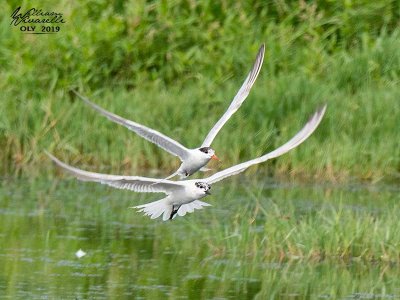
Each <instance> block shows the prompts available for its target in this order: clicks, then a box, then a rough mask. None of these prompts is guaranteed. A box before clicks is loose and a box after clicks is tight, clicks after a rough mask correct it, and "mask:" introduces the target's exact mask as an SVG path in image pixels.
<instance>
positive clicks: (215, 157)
mask: <svg viewBox="0 0 400 300" xmlns="http://www.w3.org/2000/svg"><path fill="white" fill-rule="evenodd" d="M211 159H214V160H220V159H219V158H218V156H216V155H215V154H213V156H211Z"/></svg>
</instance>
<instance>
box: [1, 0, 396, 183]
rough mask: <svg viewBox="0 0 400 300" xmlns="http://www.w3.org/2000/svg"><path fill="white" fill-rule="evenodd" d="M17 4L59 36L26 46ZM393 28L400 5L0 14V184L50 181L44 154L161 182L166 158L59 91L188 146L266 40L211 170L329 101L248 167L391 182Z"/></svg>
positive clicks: (28, 40)
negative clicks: (320, 116)
mask: <svg viewBox="0 0 400 300" xmlns="http://www.w3.org/2000/svg"><path fill="white" fill-rule="evenodd" d="M18 6H21V7H22V8H21V10H22V11H25V10H27V9H28V8H31V7H36V8H41V9H42V10H44V11H56V12H61V13H63V15H64V19H65V20H66V24H63V25H62V26H61V31H60V32H59V33H57V34H51V35H29V34H24V33H22V32H20V31H19V30H18V28H17V27H14V26H11V25H10V23H11V18H10V15H11V13H12V12H13V11H14V10H15V8H16V7H18ZM399 17H400V2H399V1H395V0H382V1H367V0H358V1H352V0H343V1H328V0H327V1H281V0H276V1H257V0H254V1H242V2H240V1H211V0H210V1H208V0H206V1H190V0H174V1H162V0H160V1H139V0H131V1H120V0H118V1H117V0H115V1H106V0H104V1H103V0H93V1H66V0H64V1H58V2H57V3H56V2H54V1H22V3H21V2H17V1H6V2H5V3H4V4H3V6H2V10H1V11H0V22H1V27H0V64H1V68H0V89H1V93H0V110H1V112H2V117H1V118H0V149H1V151H0V161H1V162H2V163H1V166H0V174H1V176H3V177H8V176H10V177H13V176H22V177H24V176H41V175H43V174H45V173H46V174H50V176H51V175H53V174H55V173H56V172H57V169H56V168H55V167H54V166H52V164H51V163H50V161H49V160H48V159H47V158H46V156H45V155H44V153H43V150H45V149H47V150H49V151H50V152H52V153H54V154H55V155H57V156H58V157H60V158H61V159H63V160H65V161H67V162H69V163H71V164H74V165H77V166H79V167H81V168H86V169H90V170H96V171H103V172H114V173H125V174H135V175H143V176H150V175H154V172H155V170H158V169H161V171H160V174H161V175H168V174H169V173H170V172H171V171H172V170H173V169H174V168H176V167H177V166H178V165H179V162H178V161H177V160H176V159H175V158H174V157H172V156H171V155H169V154H168V153H165V152H164V151H163V150H161V149H159V148H157V147H156V146H154V145H152V144H150V143H148V142H146V141H144V140H142V139H141V138H139V137H137V136H135V134H133V133H131V132H129V131H128V130H127V129H125V128H121V127H120V126H118V125H116V124H113V123H111V122H109V121H107V120H106V119H104V118H103V117H101V116H99V115H97V114H96V113H95V112H93V111H92V110H90V109H89V108H88V107H86V106H85V105H84V104H83V103H82V102H81V101H80V100H78V99H77V98H76V97H75V96H73V94H72V93H71V92H70V90H71V89H72V88H75V89H78V90H79V91H80V92H81V93H82V94H84V95H87V96H88V97H90V98H91V99H92V101H94V102H96V103H97V104H99V105H101V106H102V107H104V108H105V109H107V110H109V111H112V112H114V113H116V114H119V115H121V116H124V117H126V118H128V119H132V120H135V121H136V122H139V123H143V124H145V125H147V126H150V127H152V128H154V129H156V130H159V131H161V132H163V133H165V134H167V135H169V136H171V137H173V138H174V139H176V140H178V141H180V142H181V143H183V144H184V145H187V146H189V147H195V146H197V145H199V144H200V143H201V141H202V140H203V139H204V137H205V135H206V134H207V132H208V131H209V130H210V128H211V127H212V126H213V124H214V123H215V122H216V121H217V120H218V118H219V117H220V116H221V114H222V113H223V112H224V111H225V109H226V108H227V107H228V105H229V103H230V101H231V99H232V98H233V96H234V95H235V94H236V92H237V90H238V89H239V87H240V85H241V83H242V81H243V80H244V78H245V76H246V74H247V73H248V71H249V70H250V68H251V65H252V63H253V60H254V58H255V55H256V52H257V49H258V48H259V46H260V45H261V43H265V44H266V56H265V60H264V65H263V68H262V70H261V73H260V76H259V78H258V80H257V82H256V84H255V85H254V87H253V89H252V92H251V93H250V96H249V98H248V99H247V100H246V102H245V103H244V104H243V106H242V108H241V109H240V110H239V111H238V112H237V113H236V114H235V115H234V116H233V117H232V119H231V120H230V121H229V122H228V123H227V125H226V126H225V127H224V128H223V129H222V131H221V132H220V134H219V135H218V137H217V138H216V140H215V143H214V144H213V148H214V149H215V150H216V151H217V154H218V155H219V156H220V157H221V158H222V160H223V162H222V163H221V164H220V165H212V167H214V168H218V169H220V168H225V167H228V166H230V165H232V164H235V163H238V162H241V161H245V160H248V159H251V158H254V157H255V156H259V155H261V154H263V153H265V152H266V151H269V150H272V149H273V148H275V147H277V146H279V145H281V144H282V143H284V142H285V141H286V140H287V139H289V138H290V137H291V136H292V135H294V134H295V133H296V132H297V131H298V130H299V129H300V128H301V127H302V125H303V124H304V123H305V121H306V120H307V118H308V116H309V115H311V113H312V112H313V111H314V110H315V109H316V108H317V106H319V105H320V104H322V103H328V110H327V114H326V116H325V118H324V120H323V122H322V124H321V126H320V128H318V130H317V131H316V133H315V134H314V135H313V136H312V137H311V138H310V139H309V140H308V141H306V142H305V144H304V145H302V146H301V147H299V148H298V149H296V150H294V151H292V152H290V153H289V154H287V155H285V156H283V157H281V158H279V159H276V160H274V161H271V162H269V163H266V164H263V165H261V166H258V169H259V170H260V169H262V170H263V171H265V172H267V173H268V174H269V175H272V176H279V177H284V178H289V177H290V178H296V180H303V179H305V180H331V181H345V180H350V179H351V180H352V179H356V180H368V181H371V182H378V181H382V180H385V181H386V180H398V178H399V175H400V130H399V129H400V103H399V101H400V89H399V78H400V51H399V49H400V39H399V37H400V30H399ZM256 169H257V168H253V169H252V170H256Z"/></svg>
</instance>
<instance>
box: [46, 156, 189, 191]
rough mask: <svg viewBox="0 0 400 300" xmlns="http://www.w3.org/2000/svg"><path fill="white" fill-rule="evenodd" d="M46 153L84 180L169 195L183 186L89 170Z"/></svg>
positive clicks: (154, 179) (169, 182) (172, 182)
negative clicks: (81, 168) (71, 164)
mask: <svg viewBox="0 0 400 300" xmlns="http://www.w3.org/2000/svg"><path fill="white" fill-rule="evenodd" d="M46 154H47V155H48V156H49V157H50V159H51V160H52V161H54V162H55V163H56V164H57V165H59V166H60V167H61V168H63V169H64V170H66V171H68V172H69V173H71V174H72V175H73V176H75V177H76V178H78V179H79V180H82V181H93V182H99V183H101V184H107V185H109V186H112V187H114V188H117V189H126V190H131V191H134V192H140V193H164V194H167V195H169V194H170V193H172V192H174V191H176V190H178V189H181V188H182V185H181V184H179V183H177V182H174V181H170V180H163V181H162V182H160V179H156V178H147V177H139V176H119V175H109V174H101V173H94V172H88V171H84V170H80V169H78V168H74V167H72V166H70V165H67V164H66V163H63V162H62V161H60V160H59V159H57V158H56V157H54V156H53V155H51V154H50V153H48V152H47V151H46Z"/></svg>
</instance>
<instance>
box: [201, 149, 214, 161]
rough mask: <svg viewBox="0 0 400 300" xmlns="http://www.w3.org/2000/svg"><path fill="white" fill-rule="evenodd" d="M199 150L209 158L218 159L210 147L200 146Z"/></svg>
mask: <svg viewBox="0 0 400 300" xmlns="http://www.w3.org/2000/svg"><path fill="white" fill-rule="evenodd" d="M199 151H200V152H202V153H203V154H204V155H206V156H207V157H208V158H209V159H215V160H219V158H218V157H217V156H216V155H215V151H214V149H212V148H210V147H201V148H199Z"/></svg>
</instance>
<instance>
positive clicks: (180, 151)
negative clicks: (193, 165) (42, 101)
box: [72, 90, 189, 161]
mask: <svg viewBox="0 0 400 300" xmlns="http://www.w3.org/2000/svg"><path fill="white" fill-rule="evenodd" d="M72 91H73V92H74V93H75V94H76V95H77V96H78V97H79V98H81V99H82V100H83V102H85V103H86V104H87V105H89V106H90V107H91V108H93V109H94V110H96V111H98V112H99V113H101V114H102V115H103V116H105V117H107V118H108V119H109V120H111V121H113V122H115V123H117V124H120V125H122V126H125V127H126V128H128V129H129V130H131V131H133V132H135V133H136V134H137V135H139V136H141V137H142V138H144V139H146V140H148V141H149V142H152V143H154V144H156V145H157V146H159V147H160V148H162V149H164V150H165V151H167V152H169V153H171V154H172V155H175V156H178V157H179V158H180V159H181V160H182V161H183V160H184V159H185V158H186V157H187V156H188V153H189V150H188V149H187V148H186V147H185V146H183V145H182V144H180V143H178V142H177V141H175V140H173V139H171V138H170V137H168V136H166V135H164V134H162V133H161V132H158V131H156V130H154V129H151V128H148V127H146V126H143V125H141V124H139V123H136V122H133V121H130V120H127V119H124V118H122V117H120V116H118V115H116V114H113V113H111V112H109V111H107V110H105V109H103V108H101V107H100V106H98V105H97V104H94V103H93V102H91V101H90V100H89V99H88V98H86V97H84V96H82V95H81V94H79V93H78V92H77V91H75V90H72Z"/></svg>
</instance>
